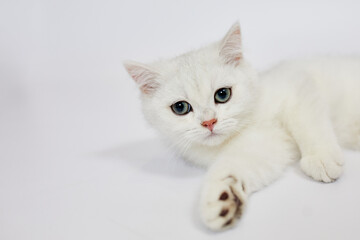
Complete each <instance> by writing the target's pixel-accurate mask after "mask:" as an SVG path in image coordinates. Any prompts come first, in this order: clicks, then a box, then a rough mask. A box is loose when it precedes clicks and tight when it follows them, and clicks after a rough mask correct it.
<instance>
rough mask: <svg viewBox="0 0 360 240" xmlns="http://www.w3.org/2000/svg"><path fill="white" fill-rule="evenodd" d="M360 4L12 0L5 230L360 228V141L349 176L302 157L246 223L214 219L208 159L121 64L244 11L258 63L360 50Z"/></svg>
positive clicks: (187, 43)
mask: <svg viewBox="0 0 360 240" xmlns="http://www.w3.org/2000/svg"><path fill="white" fill-rule="evenodd" d="M359 12H360V2H359V1H356V0H353V1H351V0H346V1H345V0H342V1H330V0H327V1H305V0H303V1H298V2H296V3H294V2H291V1H274V0H272V1H266V0H264V1H256V0H253V1H239V0H237V1H194V0H193V1H189V0H187V1H165V0H164V1H119V0H114V1H106V0H103V1H85V0H83V1H79V0H73V1H66V0H65V1H25V0H23V1H21V0H18V1H16V0H14V1H9V0H1V2H0V239H2V240H10V239H26V240H28V239H37V240H42V239H126V240H131V239H197V240H198V239H228V240H230V239H247V240H249V239H277V240H278V239H308V240H309V239H360V228H359V225H360V206H359V204H360V188H359V183H360V174H359V173H360V153H355V152H349V151H346V152H345V157H346V161H347V164H346V167H345V173H344V175H343V177H342V178H341V179H340V180H339V181H337V182H335V183H332V184H321V183H317V182H314V181H312V180H310V179H309V178H307V177H306V176H304V175H303V174H302V173H301V171H299V170H298V167H297V166H294V167H291V168H289V170H288V171H287V172H286V173H285V174H284V176H283V177H282V178H281V179H280V180H278V181H277V182H275V183H274V184H272V185H271V186H269V187H268V188H266V189H264V190H263V191H261V192H259V193H256V194H254V195H253V196H252V198H251V199H250V203H249V206H248V209H247V211H246V213H245V214H244V216H243V218H242V220H241V221H240V222H239V224H238V225H237V227H236V228H235V229H233V230H230V231H227V232H224V233H216V234H214V233H211V232H209V231H207V230H206V229H204V228H203V227H202V225H201V224H199V221H198V219H197V197H198V192H199V189H200V186H201V181H202V178H203V176H204V171H203V170H201V169H195V168H193V167H191V166H188V165H186V164H184V163H183V162H182V161H181V160H179V159H176V158H175V157H173V156H172V154H171V153H169V152H168V150H167V149H166V148H165V147H164V146H163V145H162V144H161V142H160V141H159V140H158V137H157V136H156V133H155V132H153V130H151V129H150V128H149V126H148V125H147V124H146V123H145V121H144V120H143V117H142V114H141V110H140V102H139V98H138V96H139V91H138V90H137V89H136V86H135V84H134V83H133V81H132V80H131V79H130V78H129V77H128V75H127V74H126V72H125V70H124V69H123V67H122V61H123V60H125V59H133V60H138V61H144V62H147V61H151V60H154V59H156V58H158V57H171V56H174V55H177V54H180V53H183V52H184V51H187V50H190V49H193V48H197V47H200V46H202V45H204V44H207V43H210V42H212V41H215V40H218V39H220V38H222V37H223V35H224V34H225V33H226V31H227V30H228V28H229V27H230V26H231V25H232V24H233V23H234V22H235V21H236V20H239V21H240V24H241V26H242V34H243V44H244V52H245V57H247V58H248V60H249V61H251V62H252V63H253V64H254V66H255V67H256V68H259V69H264V68H266V67H268V66H271V65H272V64H275V63H276V62H278V61H280V60H283V59H288V58H293V57H300V56H309V55H319V54H331V55H344V54H345V55H348V54H360V17H359ZM359 92H360V89H359ZM154 111H156V109H154Z"/></svg>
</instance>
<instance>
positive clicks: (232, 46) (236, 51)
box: [220, 23, 243, 66]
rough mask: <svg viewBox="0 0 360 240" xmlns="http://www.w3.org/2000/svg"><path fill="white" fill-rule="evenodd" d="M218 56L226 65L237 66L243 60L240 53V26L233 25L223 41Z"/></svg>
mask: <svg viewBox="0 0 360 240" xmlns="http://www.w3.org/2000/svg"><path fill="white" fill-rule="evenodd" d="M220 56H222V57H223V58H224V61H225V63H226V64H233V65H235V66H236V65H238V64H239V63H240V60H241V59H242V58H243V56H242V52H241V31H240V26H239V25H238V24H237V23H236V24H234V25H233V26H232V27H231V29H230V30H229V32H228V33H227V34H226V36H225V38H224V39H223V43H222V48H221V50H220Z"/></svg>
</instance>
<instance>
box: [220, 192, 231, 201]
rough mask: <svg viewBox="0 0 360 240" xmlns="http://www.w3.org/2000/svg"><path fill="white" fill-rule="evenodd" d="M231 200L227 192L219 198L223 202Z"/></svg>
mask: <svg viewBox="0 0 360 240" xmlns="http://www.w3.org/2000/svg"><path fill="white" fill-rule="evenodd" d="M228 198H229V194H228V193H227V192H223V193H222V194H221V195H220V197H219V200H221V201H225V200H226V199H228Z"/></svg>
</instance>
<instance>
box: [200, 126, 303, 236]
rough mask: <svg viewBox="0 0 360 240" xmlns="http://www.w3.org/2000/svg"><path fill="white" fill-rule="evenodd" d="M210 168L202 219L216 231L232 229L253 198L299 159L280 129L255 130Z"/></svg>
mask: <svg viewBox="0 0 360 240" xmlns="http://www.w3.org/2000/svg"><path fill="white" fill-rule="evenodd" d="M232 142H233V143H232V144H229V146H228V147H227V149H225V150H224V151H223V152H221V153H220V154H219V159H218V160H217V161H216V162H215V163H214V164H213V165H212V166H211V167H210V169H209V171H208V173H207V176H206V179H205V182H204V186H203V189H202V194H201V199H200V211H201V218H202V221H203V222H204V224H205V225H206V226H207V227H209V228H210V229H212V230H223V229H226V228H229V227H231V226H232V225H233V224H234V223H235V222H236V219H237V218H238V217H240V215H241V213H242V212H243V210H244V207H245V205H246V202H247V199H248V197H249V195H250V194H251V193H252V192H254V191H257V190H259V189H261V188H262V187H264V186H266V185H268V184H269V183H271V182H272V181H273V180H275V179H277V178H278V177H279V176H280V175H281V173H282V172H283V170H284V168H285V167H286V166H287V165H288V164H290V163H291V162H293V161H294V160H295V159H296V158H298V152H297V150H296V148H295V147H294V144H293V143H292V141H291V140H290V139H289V137H288V136H287V134H285V133H284V131H282V130H281V129H280V128H277V127H274V126H271V127H260V126H257V127H254V128H253V129H248V130H247V131H246V132H245V133H244V134H242V135H241V138H239V139H235V140H234V141H232Z"/></svg>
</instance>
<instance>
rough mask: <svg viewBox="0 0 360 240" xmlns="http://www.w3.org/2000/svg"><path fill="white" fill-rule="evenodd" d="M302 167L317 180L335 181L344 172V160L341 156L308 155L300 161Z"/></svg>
mask: <svg viewBox="0 0 360 240" xmlns="http://www.w3.org/2000/svg"><path fill="white" fill-rule="evenodd" d="M300 166H301V169H302V170H303V171H304V172H305V173H306V174H307V175H308V176H310V177H312V178H313V179H315V180H317V181H322V182H326V183H329V182H333V181H335V180H336V179H338V178H339V177H340V176H341V174H342V172H343V160H342V158H341V157H334V156H330V157H320V156H306V157H303V158H302V159H301V161H300Z"/></svg>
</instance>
